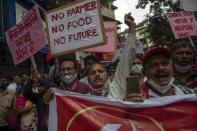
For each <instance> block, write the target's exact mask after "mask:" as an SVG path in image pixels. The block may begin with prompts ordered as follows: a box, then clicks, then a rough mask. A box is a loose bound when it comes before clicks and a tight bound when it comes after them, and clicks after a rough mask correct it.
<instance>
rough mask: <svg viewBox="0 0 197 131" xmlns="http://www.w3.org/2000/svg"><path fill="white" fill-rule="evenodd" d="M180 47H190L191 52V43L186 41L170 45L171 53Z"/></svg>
mask: <svg viewBox="0 0 197 131" xmlns="http://www.w3.org/2000/svg"><path fill="white" fill-rule="evenodd" d="M181 47H190V48H191V49H192V51H193V47H192V45H191V43H189V42H187V41H179V42H176V43H174V44H172V46H171V52H174V51H175V50H176V49H178V48H181Z"/></svg>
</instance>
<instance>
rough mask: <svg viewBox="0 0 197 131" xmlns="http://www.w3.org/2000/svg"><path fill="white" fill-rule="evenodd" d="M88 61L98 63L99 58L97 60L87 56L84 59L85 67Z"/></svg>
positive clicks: (94, 57)
mask: <svg viewBox="0 0 197 131" xmlns="http://www.w3.org/2000/svg"><path fill="white" fill-rule="evenodd" d="M88 60H92V61H93V63H95V62H99V61H100V60H99V58H97V57H96V56H93V55H88V56H86V57H85V59H84V64H85V65H86V63H87V61H88Z"/></svg>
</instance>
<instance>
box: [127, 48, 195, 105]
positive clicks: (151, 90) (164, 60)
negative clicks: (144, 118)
mask: <svg viewBox="0 0 197 131" xmlns="http://www.w3.org/2000/svg"><path fill="white" fill-rule="evenodd" d="M142 65H143V73H144V75H145V76H146V77H147V81H146V82H145V83H144V84H143V85H142V86H141V94H135V93H131V94H127V96H126V97H125V99H124V100H126V101H133V102H142V101H143V100H144V99H148V98H156V97H162V96H172V95H183V94H192V93H193V91H192V90H191V89H190V88H188V87H187V86H185V85H183V84H181V83H180V82H178V81H176V80H175V78H174V76H173V74H174V72H173V66H172V60H171V52H170V51H169V50H168V49H167V48H163V47H153V48H151V49H150V50H148V51H147V52H146V53H145V54H144V55H143V57H142Z"/></svg>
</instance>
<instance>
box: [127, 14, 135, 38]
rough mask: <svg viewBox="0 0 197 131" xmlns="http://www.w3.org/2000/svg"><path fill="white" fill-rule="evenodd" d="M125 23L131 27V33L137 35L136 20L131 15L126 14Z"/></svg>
mask: <svg viewBox="0 0 197 131" xmlns="http://www.w3.org/2000/svg"><path fill="white" fill-rule="evenodd" d="M124 23H125V24H127V25H128V26H129V33H131V34H135V27H136V24H135V22H134V18H133V17H132V16H131V13H128V14H125V17H124Z"/></svg>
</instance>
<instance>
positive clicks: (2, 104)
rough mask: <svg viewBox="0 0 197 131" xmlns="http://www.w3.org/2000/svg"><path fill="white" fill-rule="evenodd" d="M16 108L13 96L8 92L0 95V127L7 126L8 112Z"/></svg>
mask: <svg viewBox="0 0 197 131" xmlns="http://www.w3.org/2000/svg"><path fill="white" fill-rule="evenodd" d="M15 106H16V97H15V94H14V93H13V92H12V91H10V90H7V89H6V90H5V91H4V92H2V93H0V126H8V123H7V122H6V117H7V115H8V113H9V111H10V110H11V109H13V108H15Z"/></svg>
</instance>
